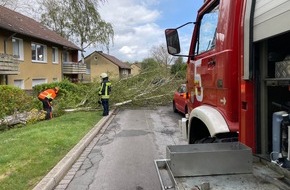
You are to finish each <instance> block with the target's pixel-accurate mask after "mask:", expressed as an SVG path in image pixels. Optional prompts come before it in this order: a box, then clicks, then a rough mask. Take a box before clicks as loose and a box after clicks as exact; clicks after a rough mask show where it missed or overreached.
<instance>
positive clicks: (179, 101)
mask: <svg viewBox="0 0 290 190" xmlns="http://www.w3.org/2000/svg"><path fill="white" fill-rule="evenodd" d="M187 101H188V99H187V90H186V84H181V85H180V86H179V87H178V89H177V90H176V91H175V92H174V96H173V101H172V105H173V111H174V112H181V113H183V114H187V110H188V109H187Z"/></svg>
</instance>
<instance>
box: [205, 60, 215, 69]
mask: <svg viewBox="0 0 290 190" xmlns="http://www.w3.org/2000/svg"><path fill="white" fill-rule="evenodd" d="M214 66H215V61H213V60H212V61H209V62H208V63H207V67H208V68H213V67H214Z"/></svg>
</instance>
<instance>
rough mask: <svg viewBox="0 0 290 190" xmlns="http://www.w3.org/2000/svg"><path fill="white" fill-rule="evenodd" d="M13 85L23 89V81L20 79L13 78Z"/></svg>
mask: <svg viewBox="0 0 290 190" xmlns="http://www.w3.org/2000/svg"><path fill="white" fill-rule="evenodd" d="M14 86H16V87H18V88H21V89H24V81H23V80H21V79H15V80H14Z"/></svg>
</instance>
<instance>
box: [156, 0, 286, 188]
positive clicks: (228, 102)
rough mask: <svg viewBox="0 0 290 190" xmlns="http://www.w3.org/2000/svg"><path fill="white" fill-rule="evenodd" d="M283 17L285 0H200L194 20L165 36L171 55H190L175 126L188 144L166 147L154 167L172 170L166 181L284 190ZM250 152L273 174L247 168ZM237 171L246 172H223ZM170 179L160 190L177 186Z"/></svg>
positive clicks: (284, 76)
mask: <svg viewBox="0 0 290 190" xmlns="http://www.w3.org/2000/svg"><path fill="white" fill-rule="evenodd" d="M289 18H290V1H288V0H275V1H273V0H206V1H205V2H204V4H203V6H202V7H201V8H200V9H199V11H198V13H197V18H196V21H195V22H189V23H186V24H184V25H182V26H180V27H177V28H172V29H167V30H166V31H165V35H166V42H167V49H168V52H169V54H171V55H176V56H185V57H188V61H187V77H186V86H187V91H188V94H187V97H188V106H187V107H188V116H187V118H186V119H182V121H181V122H182V125H183V126H185V127H184V128H185V129H184V128H182V131H183V134H184V133H185V135H184V136H185V137H186V138H188V142H189V144H192V145H185V146H170V147H168V148H167V158H169V159H166V160H158V161H156V162H155V163H156V167H157V168H158V169H160V170H161V171H162V169H163V168H169V169H170V172H169V173H170V176H174V177H169V178H170V179H174V178H175V177H184V176H185V177H186V176H193V175H194V176H198V175H201V176H208V177H194V178H190V180H188V181H186V179H181V180H180V179H179V181H181V182H182V183H183V184H185V186H186V185H188V184H190V183H191V184H193V185H192V186H190V188H193V189H194V187H196V186H195V185H194V184H201V183H203V182H204V181H205V182H206V183H205V184H202V186H203V187H202V189H210V187H209V186H208V184H209V183H211V184H214V189H223V190H224V189H274V186H275V188H277V189H290V187H289V184H290V180H289V178H290V175H289V173H288V172H287V171H288V170H289V168H290V164H289V160H290V154H289V152H290V151H289V148H290V146H289V145H288V144H290V143H288V142H290V141H288V137H289V136H290V130H288V128H290V121H289V120H290V119H289V112H290V24H289ZM188 24H194V31H193V34H192V39H191V43H190V47H189V52H188V54H187V53H182V52H183V51H182V49H181V47H183V46H182V44H180V40H179V31H180V29H182V28H183V27H184V26H185V25H188ZM183 41H184V40H183ZM182 54H186V55H182ZM232 141H236V143H237V144H235V143H231V142H232ZM213 142H215V143H213ZM216 142H217V143H216ZM243 145H245V146H246V147H244V146H243ZM247 147H249V148H250V150H248V149H247ZM248 151H249V152H250V154H252V153H254V156H255V158H259V159H262V160H265V161H266V162H267V161H270V162H268V163H270V164H269V165H271V164H273V165H274V166H277V167H278V168H280V169H278V173H276V174H275V175H273V172H271V171H269V172H268V173H267V172H264V171H265V169H267V168H269V166H266V167H264V168H262V167H260V165H259V164H260V162H258V163H257V162H253V164H254V166H253V167H252V166H251V165H249V164H250V163H252V161H251V159H252V158H251V156H249V153H248ZM254 160H255V159H254ZM245 168H247V170H245ZM285 169H286V172H285ZM276 171H277V170H276ZM161 173H162V172H161ZM237 173H249V175H239V176H236V175H228V174H237ZM171 174H172V175H171ZM221 174H227V175H226V176H224V177H222V176H223V175H221ZM212 175H214V177H213V176H212ZM277 176H280V177H281V178H279V177H277ZM159 177H160V179H161V178H162V177H161V175H159ZM261 177H262V179H261ZM161 181H162V180H161ZM173 181H174V183H171V184H169V185H164V184H162V186H163V187H164V189H168V188H169V189H170V188H171V187H172V188H176V187H177V186H178V183H177V184H176V182H175V180H173ZM185 181H186V183H184V182H185ZM263 181H268V182H269V183H268V184H267V183H266V184H265V183H264V184H263V183H260V182H263ZM278 181H280V182H281V183H279V184H277V182H278ZM222 183H224V184H222ZM270 184H271V185H270ZM272 185H273V186H272ZM182 186H183V187H184V185H182ZM198 188H199V189H200V187H196V189H198Z"/></svg>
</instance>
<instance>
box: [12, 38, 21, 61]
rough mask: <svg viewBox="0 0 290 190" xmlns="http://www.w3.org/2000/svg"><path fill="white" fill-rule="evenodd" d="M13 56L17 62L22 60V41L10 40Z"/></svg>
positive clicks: (17, 39)
mask: <svg viewBox="0 0 290 190" xmlns="http://www.w3.org/2000/svg"><path fill="white" fill-rule="evenodd" d="M12 44H13V55H14V56H16V57H17V58H18V59H19V60H24V53H23V40H22V39H19V38H12Z"/></svg>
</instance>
